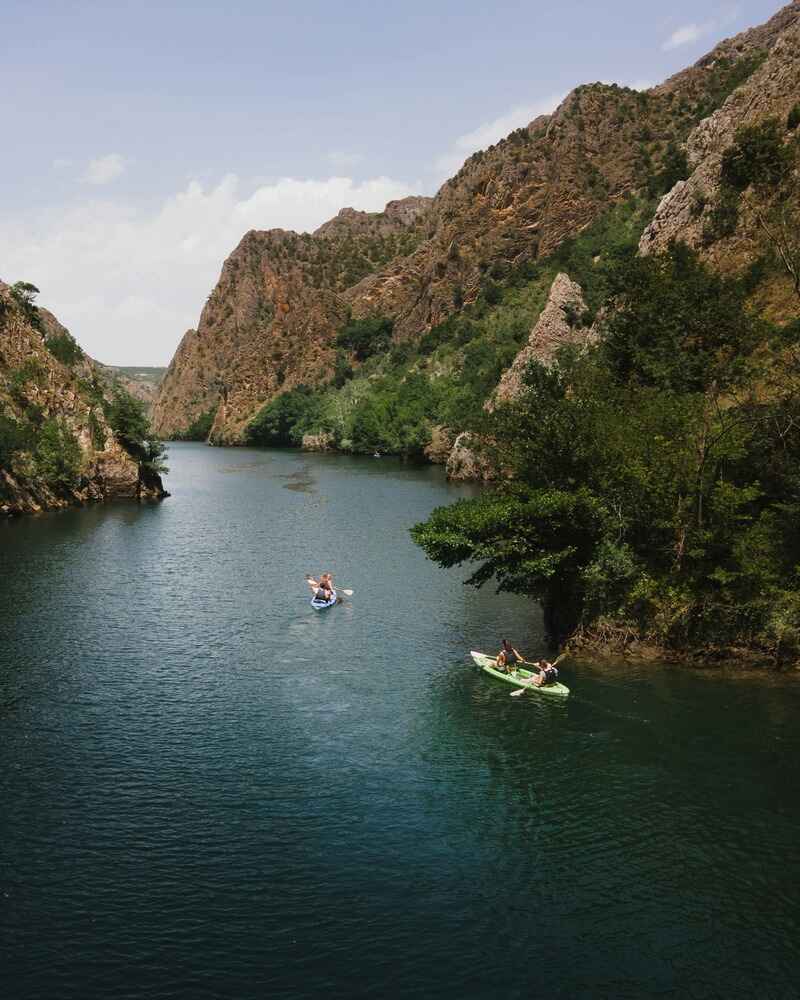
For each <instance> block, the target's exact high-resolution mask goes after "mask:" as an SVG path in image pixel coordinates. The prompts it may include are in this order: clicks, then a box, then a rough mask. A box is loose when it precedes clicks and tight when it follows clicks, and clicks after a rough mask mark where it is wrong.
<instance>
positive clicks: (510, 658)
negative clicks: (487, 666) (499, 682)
mask: <svg viewBox="0 0 800 1000" xmlns="http://www.w3.org/2000/svg"><path fill="white" fill-rule="evenodd" d="M500 641H501V642H502V646H501V648H500V652H499V653H498V654H497V669H498V670H505V672H506V673H510V672H511V668H512V666H516V665H517V664H518V663H524V662H525V657H524V656H523V655H522V653H518V652H517V650H516V649H514V647H513V646H512V645H511V643H510V642H509V641H508V639H501V640H500Z"/></svg>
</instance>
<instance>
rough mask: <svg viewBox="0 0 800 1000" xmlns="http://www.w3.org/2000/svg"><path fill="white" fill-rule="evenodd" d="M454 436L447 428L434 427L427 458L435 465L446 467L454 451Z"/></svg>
mask: <svg viewBox="0 0 800 1000" xmlns="http://www.w3.org/2000/svg"><path fill="white" fill-rule="evenodd" d="M453 443H454V442H453V435H452V432H451V431H450V430H449V429H448V428H447V427H438V426H437V427H434V428H432V430H431V440H430V442H429V443H428V445H426V447H425V451H424V454H425V457H426V458H427V459H428V461H429V462H432V463H433V464H434V465H446V464H447V460H448V459H449V457H450V454H451V452H452V449H453Z"/></svg>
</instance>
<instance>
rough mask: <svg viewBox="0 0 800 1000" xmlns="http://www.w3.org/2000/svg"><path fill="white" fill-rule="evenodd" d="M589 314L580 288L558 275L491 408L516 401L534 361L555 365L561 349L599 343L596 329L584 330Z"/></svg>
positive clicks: (501, 381) (492, 400) (588, 328)
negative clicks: (584, 323)
mask: <svg viewBox="0 0 800 1000" xmlns="http://www.w3.org/2000/svg"><path fill="white" fill-rule="evenodd" d="M585 311H586V302H585V301H584V298H583V292H582V290H581V286H580V285H578V284H576V283H575V282H574V281H572V280H571V279H570V278H569V276H568V275H566V274H563V273H562V274H558V275H556V278H555V280H554V281H553V284H552V285H551V287H550V294H549V296H548V298H547V303H546V305H545V307H544V309H543V310H542V312H541V315H540V316H539V319H538V320H537V322H536V324H535V326H534V327H533V329H532V330H531V333H530V336H529V337H528V343H527V344H526V345H525V346H524V347H523V348H522V350H521V351H520V352H519V354H518V355H517V356H516V358H514V361H513V363H512V365H511V367H510V368H509V369H508V370H507V371H505V372H504V373H503V375H502V377H501V379H500V382H499V384H498V386H497V389H496V390H495V392H494V395H493V396H492V398H491V400H489V402H488V404H487V405H488V406H489V408H491V407H492V406H494V405H496V404H497V403H506V402H509V401H511V400H513V399H516V398H517V396H519V395H520V393H521V392H522V389H523V378H524V376H525V370H526V368H527V367H528V365H529V364H530V362H531V361H539V362H541V363H542V364H544V365H550V364H552V362H553V360H554V359H555V356H556V353H557V351H558V349H559V348H560V347H563V346H565V345H566V344H575V345H578V346H582V345H584V344H588V343H590V342H592V341H593V340H595V339H596V336H597V334H596V332H595V330H594V328H593V327H586V326H583V324H582V320H581V317H582V316H583V314H584V312H585Z"/></svg>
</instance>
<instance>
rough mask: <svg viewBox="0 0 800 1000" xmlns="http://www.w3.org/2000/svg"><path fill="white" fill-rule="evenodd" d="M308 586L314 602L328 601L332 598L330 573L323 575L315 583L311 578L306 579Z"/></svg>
mask: <svg viewBox="0 0 800 1000" xmlns="http://www.w3.org/2000/svg"><path fill="white" fill-rule="evenodd" d="M307 580H308V585H309V587H311V590H312V592H313V597H314V600H317V601H329V600H330V599H331V598H332V597H333V579H332V577H331V574H330V573H323V574H322V576H321V577H320V578H319V582H317V581H316V580H315V579H314V578H313V577H307Z"/></svg>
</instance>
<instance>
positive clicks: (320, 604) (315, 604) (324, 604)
mask: <svg viewBox="0 0 800 1000" xmlns="http://www.w3.org/2000/svg"><path fill="white" fill-rule="evenodd" d="M338 600H339V598H338V596H337V594H336V591H335V590H332V591H331V599H330V600H329V601H318V600H317V598H316V597H312V598H311V607H312V608H313V609H314V610H315V611H324V610H325V608H332V607H333V606H334V604H335V603H336V602H337V601H338Z"/></svg>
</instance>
